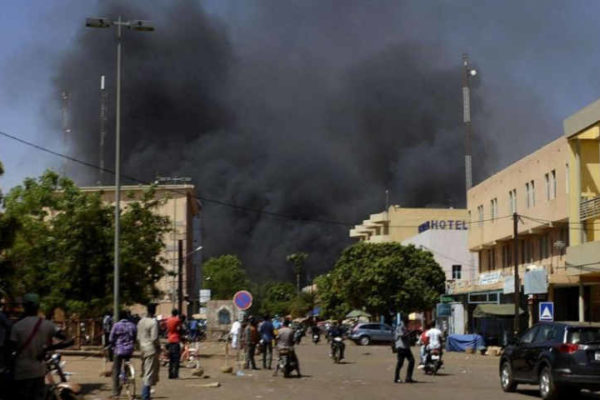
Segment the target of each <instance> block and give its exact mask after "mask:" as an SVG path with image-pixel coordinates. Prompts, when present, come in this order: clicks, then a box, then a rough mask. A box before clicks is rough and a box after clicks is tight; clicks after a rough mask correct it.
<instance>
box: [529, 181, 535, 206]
mask: <svg viewBox="0 0 600 400" xmlns="http://www.w3.org/2000/svg"><path fill="white" fill-rule="evenodd" d="M529 187H530V188H531V207H535V183H534V181H531V182H530V184H529Z"/></svg>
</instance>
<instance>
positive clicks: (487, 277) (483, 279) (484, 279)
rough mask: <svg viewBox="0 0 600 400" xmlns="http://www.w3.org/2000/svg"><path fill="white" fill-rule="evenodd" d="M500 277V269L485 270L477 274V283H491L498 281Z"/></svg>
mask: <svg viewBox="0 0 600 400" xmlns="http://www.w3.org/2000/svg"><path fill="white" fill-rule="evenodd" d="M501 278H502V272H501V271H493V272H485V273H483V274H479V284H480V285H493V284H494V283H498V282H500V279H501Z"/></svg>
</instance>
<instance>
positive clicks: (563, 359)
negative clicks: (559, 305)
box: [500, 322, 600, 400]
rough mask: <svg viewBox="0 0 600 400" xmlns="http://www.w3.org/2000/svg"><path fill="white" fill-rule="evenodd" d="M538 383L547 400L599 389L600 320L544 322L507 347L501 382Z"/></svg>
mask: <svg viewBox="0 0 600 400" xmlns="http://www.w3.org/2000/svg"><path fill="white" fill-rule="evenodd" d="M519 383H527V384H538V385H539V387H540V394H541V396H542V398H543V399H544V400H554V399H559V398H560V399H568V398H569V397H572V396H575V397H576V395H577V393H578V392H579V391H580V390H581V389H590V390H600V324H590V323H582V322H575V323H573V322H545V323H539V324H537V325H534V326H533V327H532V328H530V329H528V330H527V331H525V333H523V334H522V335H521V336H519V337H518V338H516V339H513V340H512V341H511V342H510V344H509V345H508V346H507V347H506V348H505V349H504V353H503V355H502V357H501V358H500V384H501V386H502V389H503V390H504V391H505V392H513V391H515V389H516V388H517V385H518V384H519Z"/></svg>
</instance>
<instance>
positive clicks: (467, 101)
mask: <svg viewBox="0 0 600 400" xmlns="http://www.w3.org/2000/svg"><path fill="white" fill-rule="evenodd" d="M476 75H477V70H475V69H473V68H471V67H470V66H469V57H468V55H467V54H463V81H462V92H463V122H464V124H465V191H466V192H468V191H469V189H471V187H472V186H473V167H472V160H471V154H472V152H471V136H472V132H471V85H470V81H471V78H472V77H474V76H476Z"/></svg>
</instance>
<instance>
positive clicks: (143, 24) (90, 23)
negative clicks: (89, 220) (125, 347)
mask: <svg viewBox="0 0 600 400" xmlns="http://www.w3.org/2000/svg"><path fill="white" fill-rule="evenodd" d="M85 26H87V27H88V28H110V27H112V26H115V27H116V28H117V103H116V112H115V113H116V121H115V125H116V128H115V257H114V289H113V290H114V321H115V322H117V321H118V319H119V303H120V290H119V285H120V279H119V278H120V277H119V275H120V271H119V267H120V243H119V239H120V233H121V226H120V213H121V47H122V45H121V41H122V33H123V27H126V28H128V29H133V30H136V31H142V32H151V31H153V30H154V26H153V25H152V23H151V22H150V21H142V20H131V21H123V20H122V19H121V17H120V16H119V18H118V19H117V20H116V21H115V20H111V19H109V18H87V19H86V21H85Z"/></svg>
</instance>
